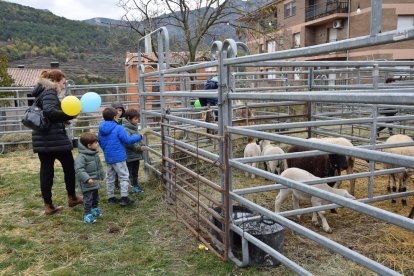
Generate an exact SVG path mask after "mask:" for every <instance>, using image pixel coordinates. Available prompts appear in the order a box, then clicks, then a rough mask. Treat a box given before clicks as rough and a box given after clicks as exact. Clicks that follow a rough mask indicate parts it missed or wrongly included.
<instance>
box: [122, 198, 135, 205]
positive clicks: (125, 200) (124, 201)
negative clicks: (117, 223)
mask: <svg viewBox="0 0 414 276" xmlns="http://www.w3.org/2000/svg"><path fill="white" fill-rule="evenodd" d="M134 204H135V201H134V200H131V199H129V198H128V197H127V196H123V197H121V200H120V201H119V205H121V206H130V205H134Z"/></svg>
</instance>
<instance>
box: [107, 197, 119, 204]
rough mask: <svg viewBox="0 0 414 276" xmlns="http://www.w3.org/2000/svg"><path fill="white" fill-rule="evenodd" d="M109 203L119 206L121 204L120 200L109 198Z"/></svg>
mask: <svg viewBox="0 0 414 276" xmlns="http://www.w3.org/2000/svg"><path fill="white" fill-rule="evenodd" d="M108 203H110V204H118V203H119V199H118V198H116V197H111V198H108Z"/></svg>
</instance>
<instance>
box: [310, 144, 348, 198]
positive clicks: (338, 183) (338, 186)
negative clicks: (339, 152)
mask: <svg viewBox="0 0 414 276" xmlns="http://www.w3.org/2000/svg"><path fill="white" fill-rule="evenodd" d="M309 140H313V141H321V142H325V143H329V144H335V145H341V146H345V147H353V146H354V145H353V144H352V143H351V141H349V140H348V139H346V138H343V137H322V138H310V139H309ZM346 161H347V163H348V168H347V169H346V173H347V174H353V173H354V165H355V158H354V157H353V156H346ZM349 182H350V186H349V193H350V194H351V195H355V179H351V180H350V181H349ZM334 187H335V188H338V189H339V188H340V187H341V182H340V181H338V182H337V183H335V186H334Z"/></svg>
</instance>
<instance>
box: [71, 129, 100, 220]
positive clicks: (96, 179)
mask: <svg viewBox="0 0 414 276" xmlns="http://www.w3.org/2000/svg"><path fill="white" fill-rule="evenodd" d="M98 147H99V145H98V136H96V134H94V133H90V132H85V133H83V134H82V135H81V137H80V144H79V154H78V156H77V157H76V160H75V171H76V179H77V180H78V182H79V187H80V190H81V191H82V193H83V206H84V209H85V214H84V216H83V221H84V222H85V223H90V224H92V223H95V222H96V218H97V217H100V216H102V213H101V211H100V210H99V208H98V204H99V194H98V189H100V188H101V181H102V180H103V179H104V171H103V169H102V164H101V160H100V159H99V154H98Z"/></svg>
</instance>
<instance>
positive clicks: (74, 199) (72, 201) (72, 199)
mask: <svg viewBox="0 0 414 276" xmlns="http://www.w3.org/2000/svg"><path fill="white" fill-rule="evenodd" d="M82 203H83V198H82V197H81V196H69V197H68V205H69V207H75V206H76V205H79V204H82Z"/></svg>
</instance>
